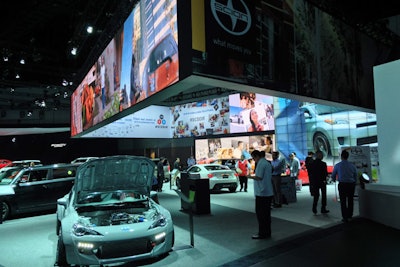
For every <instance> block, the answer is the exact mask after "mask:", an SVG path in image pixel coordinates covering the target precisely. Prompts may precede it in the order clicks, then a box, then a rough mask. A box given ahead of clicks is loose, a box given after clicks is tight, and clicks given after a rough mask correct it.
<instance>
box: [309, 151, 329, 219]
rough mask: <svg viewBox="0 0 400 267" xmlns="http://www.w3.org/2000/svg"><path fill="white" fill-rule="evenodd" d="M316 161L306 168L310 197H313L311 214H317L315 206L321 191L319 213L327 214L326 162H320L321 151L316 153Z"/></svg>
mask: <svg viewBox="0 0 400 267" xmlns="http://www.w3.org/2000/svg"><path fill="white" fill-rule="evenodd" d="M315 154H316V159H315V160H313V161H312V162H311V163H310V165H309V166H307V168H308V173H309V177H310V190H311V195H312V196H313V197H314V200H313V206H312V212H313V213H314V214H317V205H318V199H319V192H320V191H321V213H328V212H329V210H327V209H326V178H327V177H328V167H327V165H326V162H324V161H322V159H323V158H324V155H323V153H322V152H321V151H317V152H316V153H315Z"/></svg>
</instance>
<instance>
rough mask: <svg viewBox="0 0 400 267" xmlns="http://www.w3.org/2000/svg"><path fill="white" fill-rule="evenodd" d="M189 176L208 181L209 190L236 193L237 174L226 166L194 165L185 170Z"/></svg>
mask: <svg viewBox="0 0 400 267" xmlns="http://www.w3.org/2000/svg"><path fill="white" fill-rule="evenodd" d="M187 172H188V173H189V174H190V175H198V176H199V178H200V179H209V180H210V190H221V189H223V188H227V189H228V190H229V192H231V193H233V192H236V188H237V187H238V174H237V173H236V171H234V170H231V169H230V168H229V167H228V166H226V165H221V164H196V165H193V166H192V167H190V168H188V169H187Z"/></svg>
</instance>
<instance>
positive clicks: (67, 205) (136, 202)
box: [56, 156, 174, 266]
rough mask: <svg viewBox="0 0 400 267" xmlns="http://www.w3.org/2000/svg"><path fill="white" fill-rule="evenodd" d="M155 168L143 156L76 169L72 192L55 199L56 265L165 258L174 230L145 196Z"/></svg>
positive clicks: (93, 162) (106, 160) (163, 211)
mask: <svg viewBox="0 0 400 267" xmlns="http://www.w3.org/2000/svg"><path fill="white" fill-rule="evenodd" d="M155 167H156V166H155V165H154V163H153V161H152V160H150V159H149V158H146V157H139V156H110V157H104V158H99V159H95V160H91V161H89V162H86V163H84V164H82V165H81V166H80V167H79V168H78V171H77V175H76V181H75V185H74V187H73V188H72V190H71V192H70V193H69V194H67V195H65V196H64V197H63V198H60V199H59V200H58V206H57V229H56V230H57V233H58V245H57V255H56V261H57V264H58V266H69V265H73V264H76V265H80V266H81V265H100V266H103V265H109V264H120V263H125V262H130V261H135V260H140V259H146V258H154V257H158V256H161V255H166V254H168V252H169V251H170V250H171V248H172V246H173V244H174V226H173V221H172V218H171V214H170V212H169V211H168V210H166V209H165V208H163V207H162V206H161V205H159V204H158V203H157V202H156V201H154V200H153V199H152V198H151V196H150V192H151V191H150V190H151V185H152V182H153V181H152V180H153V174H154V169H155ZM154 193H155V192H154ZM155 194H156V193H155Z"/></svg>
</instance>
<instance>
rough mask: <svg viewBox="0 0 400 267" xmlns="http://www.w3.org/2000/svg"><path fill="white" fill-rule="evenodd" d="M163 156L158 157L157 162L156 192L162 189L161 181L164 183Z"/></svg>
mask: <svg viewBox="0 0 400 267" xmlns="http://www.w3.org/2000/svg"><path fill="white" fill-rule="evenodd" d="M164 161H165V159H164V158H160V161H159V162H158V163H157V181H158V192H161V191H162V187H163V183H164V179H165V176H164Z"/></svg>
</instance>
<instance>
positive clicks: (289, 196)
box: [281, 176, 297, 203]
mask: <svg viewBox="0 0 400 267" xmlns="http://www.w3.org/2000/svg"><path fill="white" fill-rule="evenodd" d="M281 191H282V197H284V198H285V199H286V201H287V202H288V203H294V202H297V196H296V183H295V179H294V178H293V177H290V176H282V180H281Z"/></svg>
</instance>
